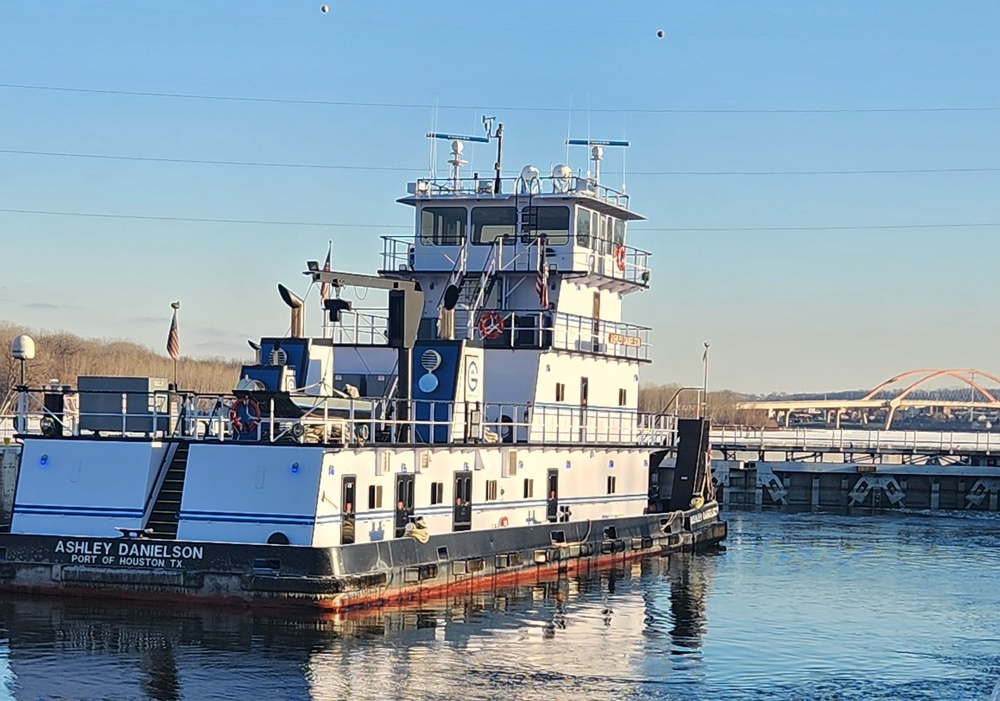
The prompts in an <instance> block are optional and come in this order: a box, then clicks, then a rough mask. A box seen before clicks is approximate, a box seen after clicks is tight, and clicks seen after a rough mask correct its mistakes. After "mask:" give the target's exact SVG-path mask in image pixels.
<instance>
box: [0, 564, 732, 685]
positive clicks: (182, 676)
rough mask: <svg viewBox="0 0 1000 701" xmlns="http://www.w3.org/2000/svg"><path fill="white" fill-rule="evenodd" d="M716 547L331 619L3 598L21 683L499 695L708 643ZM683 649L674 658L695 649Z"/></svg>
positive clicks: (665, 671)
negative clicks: (708, 597)
mask: <svg viewBox="0 0 1000 701" xmlns="http://www.w3.org/2000/svg"><path fill="white" fill-rule="evenodd" d="M713 560H714V558H711V557H706V556H691V555H675V556H672V557H671V559H670V560H669V562H668V560H667V559H666V558H661V559H652V560H645V561H643V562H640V563H636V564H634V565H632V566H630V567H629V568H628V569H626V570H611V571H606V572H602V573H600V574H599V575H594V576H592V577H588V578H572V579H567V578H562V579H557V580H554V581H549V582H542V583H539V584H537V585H535V586H533V587H525V588H518V589H510V590H503V591H496V592H492V593H490V594H483V595H476V596H470V597H467V598H451V599H449V600H446V601H436V602H425V603H424V604H422V605H420V606H419V607H418V608H413V609H405V610H404V609H387V608H386V609H378V610H370V611H360V612H356V613H353V614H349V615H339V616H336V617H329V618H326V619H308V620H306V619H303V620H274V619H266V618H260V617H255V616H252V615H250V614H249V613H240V612H237V613H231V612H230V613H220V612H213V611H206V610H201V611H193V610H189V609H179V608H178V609H163V608H158V609H152V608H147V607H141V608H140V607H136V606H133V605H128V606H125V605H122V606H117V605H98V606H93V605H90V604H88V603H81V602H72V601H51V600H41V599H34V600H26V599H22V600H8V601H5V602H2V603H0V618H2V624H3V627H4V629H5V631H6V636H7V646H8V647H9V649H8V650H6V653H7V654H6V655H4V656H3V657H5V658H6V659H5V660H3V661H5V662H6V665H7V666H6V669H2V674H3V677H4V679H3V681H4V685H5V686H6V688H7V689H8V690H9V691H10V692H11V694H12V695H13V697H14V698H16V699H32V700H33V699H42V698H46V699H47V698H74V699H108V698H116V699H117V698H127V699H132V698H145V699H156V700H158V701H168V700H169V701H173V700H176V699H201V698H233V699H248V698H266V699H342V698H348V697H349V698H352V699H358V700H361V699H385V698H466V699H467V698H495V697H499V696H503V695H507V696H513V697H521V696H522V695H523V696H529V695H532V694H535V693H544V698H547V699H562V698H565V699H569V698H573V699H579V698H597V697H605V696H608V695H612V694H623V693H624V694H630V693H633V694H634V693H641V691H642V689H643V688H644V687H646V686H647V685H648V684H650V683H655V682H650V681H649V680H650V679H663V678H664V677H665V676H668V675H670V673H671V672H670V667H671V666H675V667H676V668H677V669H678V670H681V669H683V668H684V667H683V665H675V664H674V662H673V661H672V658H671V657H670V656H669V655H667V656H666V657H665V656H664V655H663V654H662V653H666V652H672V653H676V654H682V655H688V656H691V655H695V656H697V653H698V650H699V648H700V646H701V638H702V635H703V633H704V630H705V625H706V622H705V597H706V592H707V586H708V583H709V580H710V575H711V571H712V569H713V562H712V561H713ZM681 659H682V658H673V660H681Z"/></svg>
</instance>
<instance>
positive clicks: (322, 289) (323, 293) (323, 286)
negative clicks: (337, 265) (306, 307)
mask: <svg viewBox="0 0 1000 701" xmlns="http://www.w3.org/2000/svg"><path fill="white" fill-rule="evenodd" d="M332 253H333V241H330V243H329V244H328V245H327V248H326V262H325V263H323V272H324V273H328V272H330V254H332ZM329 294H330V283H328V282H323V283H320V286H319V303H320V305H321V306H322V304H323V302H325V301H326V298H327V295H329Z"/></svg>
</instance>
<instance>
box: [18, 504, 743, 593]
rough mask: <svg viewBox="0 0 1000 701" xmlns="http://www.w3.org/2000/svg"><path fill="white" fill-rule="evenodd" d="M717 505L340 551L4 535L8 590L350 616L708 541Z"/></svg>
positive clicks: (722, 527)
mask: <svg viewBox="0 0 1000 701" xmlns="http://www.w3.org/2000/svg"><path fill="white" fill-rule="evenodd" d="M725 536H726V524H725V522H722V521H720V520H719V519H718V506H717V505H716V504H714V503H712V504H707V505H705V506H703V507H701V508H700V509H692V510H689V511H686V512H683V513H680V512H678V513H676V514H649V515H644V516H636V517H629V518H616V519H605V520H601V521H593V522H587V521H583V522H569V523H545V524H540V525H533V526H523V527H516V528H496V529H490V530H478V531H465V532H459V533H444V534H440V535H435V536H432V537H431V538H430V539H429V540H428V541H427V542H426V543H421V542H418V541H417V540H415V539H413V538H397V539H392V540H385V541H378V542H372V543H359V544H354V545H347V546H338V547H333V548H311V547H302V546H289V545H256V544H234V543H201V542H197V543H196V542H181V541H159V540H147V539H140V538H113V539H103V538H74V537H66V536H50V535H45V536H40V535H20V534H0V589H3V590H8V591H17V592H23V593H33V594H51V595H59V596H83V597H86V596H101V597H105V596H114V597H118V598H129V599H150V600H174V601H188V602H190V601H191V600H192V599H195V600H200V601H202V602H209V601H211V602H213V603H225V604H232V605H237V606H242V607H251V608H269V607H287V606H290V605H295V606H307V607H312V608H318V609H326V610H333V611H340V610H345V609H349V608H355V607H361V606H372V605H381V604H384V603H388V602H393V601H407V600H416V599H420V600H423V599H427V598H434V597H436V596H446V595H448V594H449V593H451V592H453V591H463V592H471V591H477V590H483V589H489V588H494V587H498V586H508V585H517V584H522V583H527V582H532V581H534V580H537V579H539V578H542V577H544V576H546V575H548V574H551V573H553V572H556V573H559V574H562V573H564V572H565V573H567V574H574V573H578V572H581V571H586V572H589V571H593V570H595V569H602V568H605V567H612V566H615V565H617V564H620V563H623V562H625V561H628V560H635V559H639V558H643V557H648V556H653V555H664V554H669V553H673V552H682V551H692V550H698V549H700V548H705V547H709V546H711V545H713V544H715V543H718V542H719V541H721V540H722V539H724V538H725Z"/></svg>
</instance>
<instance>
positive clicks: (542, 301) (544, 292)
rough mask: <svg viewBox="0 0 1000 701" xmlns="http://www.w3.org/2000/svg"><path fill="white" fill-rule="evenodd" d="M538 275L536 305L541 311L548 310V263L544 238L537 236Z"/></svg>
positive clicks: (536, 280) (536, 278)
mask: <svg viewBox="0 0 1000 701" xmlns="http://www.w3.org/2000/svg"><path fill="white" fill-rule="evenodd" d="M537 247H538V274H537V275H536V276H535V292H537V293H538V304H539V306H541V308H542V309H548V308H549V263H548V261H547V260H546V257H545V237H544V236H539V237H538V240H537Z"/></svg>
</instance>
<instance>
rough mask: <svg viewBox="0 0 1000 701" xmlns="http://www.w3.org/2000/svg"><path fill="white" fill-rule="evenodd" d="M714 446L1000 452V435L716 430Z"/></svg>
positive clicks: (953, 432) (835, 430) (755, 448)
mask: <svg viewBox="0 0 1000 701" xmlns="http://www.w3.org/2000/svg"><path fill="white" fill-rule="evenodd" d="M712 445H713V446H715V447H719V448H723V447H726V448H731V449H735V450H740V449H743V450H765V451H766V450H839V451H844V452H856V453H870V452H875V453H877V452H893V451H940V452H952V451H957V452H973V453H987V454H989V453H993V452H1000V436H998V435H994V434H992V433H990V432H989V431H979V432H976V431H968V432H958V431H880V430H876V431H864V430H858V429H750V428H718V429H713V430H712Z"/></svg>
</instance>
